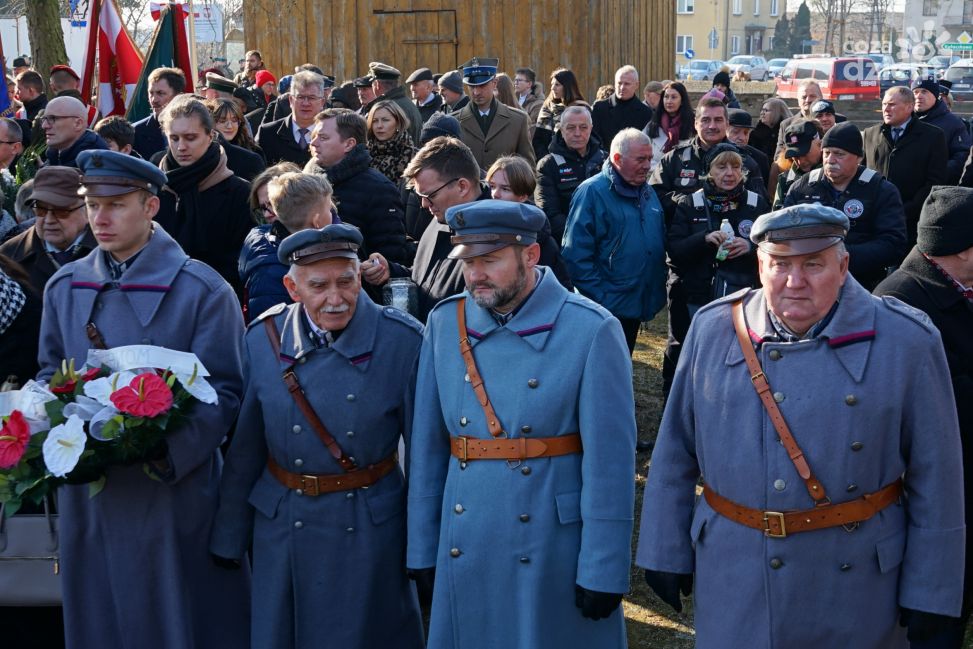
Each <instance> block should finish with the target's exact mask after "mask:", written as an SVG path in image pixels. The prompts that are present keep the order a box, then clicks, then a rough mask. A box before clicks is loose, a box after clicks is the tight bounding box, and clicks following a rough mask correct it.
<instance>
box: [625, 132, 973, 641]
mask: <svg viewBox="0 0 973 649" xmlns="http://www.w3.org/2000/svg"><path fill="white" fill-rule="evenodd" d="M835 128H837V127H835ZM848 225H849V223H848V217H847V216H846V215H845V214H844V213H842V212H840V211H838V210H836V209H834V208H831V207H824V206H821V205H795V206H792V207H785V208H784V209H782V210H778V211H776V212H771V213H769V214H765V215H763V216H761V217H760V218H759V219H757V220H756V222H754V224H753V228H752V229H751V232H750V239H751V240H752V241H753V243H754V244H756V245H757V261H758V268H759V274H760V280H761V283H762V288H761V289H759V290H747V291H740V292H737V293H734V294H733V295H730V296H727V297H725V298H723V299H721V300H717V301H715V302H712V303H710V304H709V305H707V306H705V307H703V309H701V310H700V311H699V312H698V313H697V314H696V315H695V317H694V318H693V323H692V326H691V327H690V329H689V334H688V336H687V338H686V344H685V346H684V347H683V351H682V354H681V356H680V358H679V364H678V367H677V370H676V375H675V381H674V383H673V386H672V392H671V393H670V396H669V401H668V403H667V405H666V410H665V414H664V415H663V419H662V427H661V429H660V432H659V441H658V443H657V445H656V449H655V454H654V455H653V456H652V466H651V468H650V469H649V476H648V483H647V485H646V489H645V498H644V501H643V508H642V523H641V530H640V536H639V546H638V554H637V555H636V563H638V565H639V566H641V567H643V568H646V580H647V581H648V583H649V585H650V586H651V587H652V588H653V589H654V590H655V591H656V593H658V594H659V595H660V597H662V599H663V600H665V601H666V602H668V603H669V604H671V605H672V606H673V607H674V608H675V609H676V610H680V609H681V606H682V605H681V602H680V599H679V592H680V590H681V591H682V592H683V594H689V592H690V591H691V590H692V589H693V588H695V595H694V597H695V623H696V646H697V647H698V648H699V649H710V648H714V647H719V648H722V647H734V648H735V647H747V649H770V648H771V647H787V648H788V649H820V648H822V647H854V648H855V649H902V648H905V647H908V646H909V640H911V641H913V642H921V641H923V640H925V639H927V638H930V637H933V636H935V635H937V633H939V632H940V631H941V630H942V629H943V628H944V626H945V625H947V624H948V619H949V616H953V617H955V616H958V615H959V613H960V604H961V602H962V599H963V559H964V557H963V554H964V531H965V527H964V519H963V479H962V466H961V459H962V455H961V452H960V437H959V430H958V425H957V420H956V407H955V405H954V403H953V393H952V388H951V386H950V374H949V368H948V367H947V364H946V357H945V354H944V352H943V346H942V342H941V340H940V335H939V333H938V331H937V330H936V328H935V327H934V326H933V325H932V323H931V322H930V320H929V319H928V317H926V316H925V315H924V314H923V313H922V312H920V311H917V310H915V309H913V308H911V307H908V306H906V305H904V304H903V303H901V302H899V301H898V300H896V299H893V298H877V297H873V296H871V295H870V294H869V293H868V292H867V291H865V289H864V288H862V286H861V284H859V283H858V282H857V281H855V279H854V278H853V277H852V276H851V275H850V274H849V273H848V252H847V251H846V250H845V248H844V238H845V236H846V234H847V232H848ZM701 476H702V478H703V480H704V482H705V487H704V491H703V497H702V498H699V499H698V500H697V497H696V489H697V481H698V479H699V478H700V477H701ZM694 575H695V584H694V583H693V576H694ZM903 627H906V628H903ZM907 636H908V639H907Z"/></svg>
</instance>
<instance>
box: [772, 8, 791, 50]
mask: <svg viewBox="0 0 973 649" xmlns="http://www.w3.org/2000/svg"><path fill="white" fill-rule="evenodd" d="M792 54H793V51H792V48H791V21H790V20H788V18H787V14H786V13H785V14H783V15H781V17H780V18H778V19H777V25H775V26H774V49H773V55H774V56H778V57H783V58H788V59H789V58H790V57H791V55H792Z"/></svg>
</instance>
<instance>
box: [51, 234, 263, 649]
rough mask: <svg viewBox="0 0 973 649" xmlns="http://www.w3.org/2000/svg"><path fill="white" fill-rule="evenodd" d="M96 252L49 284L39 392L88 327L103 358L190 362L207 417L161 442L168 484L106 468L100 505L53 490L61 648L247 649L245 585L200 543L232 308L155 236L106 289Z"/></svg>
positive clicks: (214, 473) (212, 274)
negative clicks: (174, 355) (207, 400)
mask: <svg viewBox="0 0 973 649" xmlns="http://www.w3.org/2000/svg"><path fill="white" fill-rule="evenodd" d="M104 254H105V253H103V252H102V251H101V250H100V249H96V250H94V251H93V252H91V253H90V254H89V255H88V256H87V257H84V258H83V259H80V260H78V261H75V262H72V263H69V264H66V265H64V266H63V267H61V269H60V270H58V271H57V273H55V274H54V276H53V277H52V278H51V279H50V281H49V282H48V283H47V288H46V289H45V292H44V315H43V319H42V322H41V333H40V354H39V364H40V366H41V371H40V374H39V375H38V376H39V378H40V379H44V380H49V379H50V377H51V376H52V375H53V374H54V372H55V371H56V370H57V368H58V367H60V365H61V361H62V360H65V359H71V358H73V359H75V363H76V365H80V364H81V363H83V362H84V361H85V359H86V358H87V356H88V350H89V349H90V348H91V343H90V342H89V340H88V337H87V335H86V332H85V324H86V323H87V322H89V321H90V322H93V323H94V324H95V326H96V327H98V329H99V330H100V332H101V334H102V336H103V337H104V339H105V343H106V344H107V345H108V347H120V346H123V345H140V344H141V345H155V346H159V347H167V348H169V349H174V350H178V351H188V352H192V353H194V354H196V355H197V356H198V357H199V359H200V361H202V363H203V365H204V366H205V367H206V369H207V370H209V372H210V376H209V377H207V379H208V381H209V383H210V384H211V385H212V386H213V388H215V390H216V392H217V395H218V397H219V403H218V404H216V405H206V404H203V403H197V404H196V405H195V406H194V408H193V411H192V414H191V416H190V419H189V421H188V422H186V423H184V424H182V425H181V426H180V427H179V428H177V429H176V430H173V431H171V432H169V433H168V434H167V436H166V440H167V442H168V444H169V456H168V461H169V464H170V465H171V467H172V472H171V475H167V476H165V479H161V480H160V479H156V480H154V479H152V478H150V477H148V476H147V475H146V474H145V472H144V471H143V468H142V465H141V464H138V465H133V466H115V467H111V468H109V470H108V473H107V483H106V485H105V488H104V490H103V491H102V492H101V493H99V494H98V496H97V497H95V498H91V497H90V496H89V495H88V486H87V485H77V486H71V485H66V486H63V487H61V488H60V489H59V490H58V506H59V509H60V515H61V520H60V550H61V584H62V587H63V591H64V623H65V636H66V638H67V646H68V648H69V649H73V648H75V647H77V648H79V649H85V648H88V647H118V648H119V649H130V648H135V647H138V648H139V649H171V648H172V647H181V648H185V649H204V648H205V649H212V648H222V647H226V648H227V649H230V648H233V649H237V648H239V647H246V646H248V643H249V636H248V633H247V627H248V625H247V623H246V620H247V618H248V613H249V606H248V602H247V599H248V593H249V571H248V570H246V569H244V570H238V571H228V570H223V569H220V568H217V567H216V566H214V565H213V562H212V561H211V560H210V557H209V553H208V552H207V549H206V544H205V543H201V542H200V539H201V538H206V537H207V536H208V535H209V530H210V527H211V525H212V520H213V514H214V512H215V511H216V504H217V502H216V497H217V488H218V486H219V479H220V469H221V466H222V460H221V457H220V452H219V446H220V443H221V442H222V441H223V439H224V437H225V436H226V434H227V432H228V431H229V430H230V427H231V426H232V425H233V421H234V420H235V419H236V415H237V411H238V409H239V406H240V396H241V395H242V392H243V379H242V364H241V352H242V334H243V320H242V319H241V317H240V305H239V303H238V302H237V300H236V297H235V296H234V294H233V291H232V289H231V288H230V286H229V285H228V284H227V283H226V282H225V281H223V279H222V278H221V277H220V276H219V275H218V274H217V273H216V271H214V270H213V269H212V268H210V267H209V266H206V265H205V264H203V263H201V262H198V261H195V260H191V259H189V257H188V256H187V255H186V253H185V252H183V250H182V249H181V248H180V247H179V244H178V243H176V242H175V240H173V239H172V237H170V236H169V235H168V234H167V233H166V232H165V230H163V229H162V227H161V226H160V225H158V224H154V232H153V234H152V237H151V239H149V243H148V245H146V247H145V248H143V249H142V251H141V252H140V253H139V255H138V257H136V258H135V260H134V261H133V262H132V265H131V266H129V268H128V269H127V270H125V272H124V273H123V274H122V276H121V279H120V280H119V281H118V282H113V281H112V279H111V273H110V271H109V268H108V266H107V263H106V261H105V256H104Z"/></svg>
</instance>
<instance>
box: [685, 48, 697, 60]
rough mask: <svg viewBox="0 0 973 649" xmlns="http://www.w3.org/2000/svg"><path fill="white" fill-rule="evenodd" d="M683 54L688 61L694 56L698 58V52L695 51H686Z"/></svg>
mask: <svg viewBox="0 0 973 649" xmlns="http://www.w3.org/2000/svg"><path fill="white" fill-rule="evenodd" d="M683 54H685V56H686V58H687V59H691V58H693V57H694V56H696V51H695V50H686V51H685V52H684V53H683Z"/></svg>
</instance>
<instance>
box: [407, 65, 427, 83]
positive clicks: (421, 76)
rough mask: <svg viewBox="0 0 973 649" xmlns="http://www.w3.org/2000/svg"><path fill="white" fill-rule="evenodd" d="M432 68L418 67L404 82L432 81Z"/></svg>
mask: <svg viewBox="0 0 973 649" xmlns="http://www.w3.org/2000/svg"><path fill="white" fill-rule="evenodd" d="M432 80H433V79H432V70H430V69H429V68H419V69H418V70H416V71H415V72H413V73H412V74H410V75H409V78H408V79H406V80H405V82H406V83H416V82H417V81H432Z"/></svg>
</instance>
